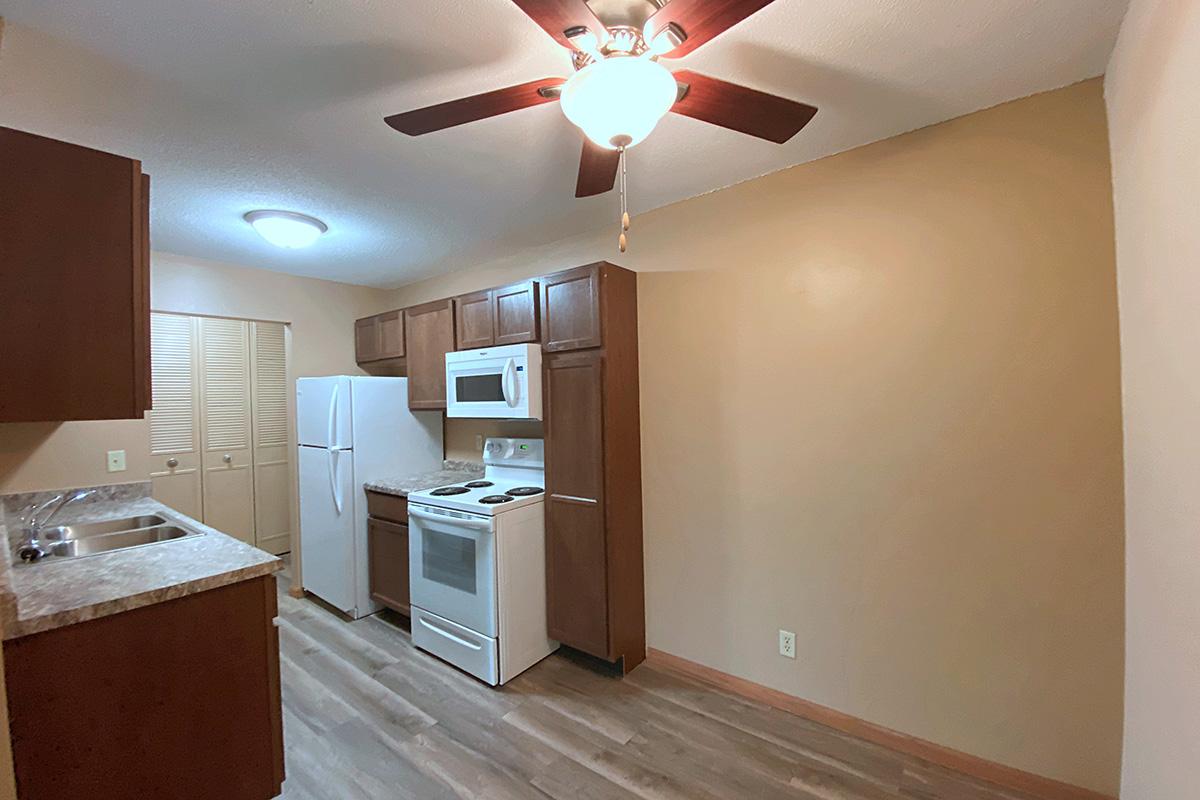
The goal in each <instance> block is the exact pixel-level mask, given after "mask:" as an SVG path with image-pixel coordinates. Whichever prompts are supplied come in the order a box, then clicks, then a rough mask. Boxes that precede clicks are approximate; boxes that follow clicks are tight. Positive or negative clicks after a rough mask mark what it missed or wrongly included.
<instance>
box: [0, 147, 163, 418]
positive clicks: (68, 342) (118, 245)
mask: <svg viewBox="0 0 1200 800" xmlns="http://www.w3.org/2000/svg"><path fill="white" fill-rule="evenodd" d="M142 188H143V187H142V172H141V165H140V164H139V162H137V161H134V160H132V159H128V158H122V157H120V156H115V155H110V154H108V153H101V152H99V151H97V150H91V149H88V148H86V147H80V146H78V145H73V144H67V143H66V142H59V141H55V140H53V139H47V138H45V137H42V136H35V135H33V134H29V133H24V132H22V131H17V130H12V129H10V128H2V127H0V298H4V310H3V313H2V314H0V343H2V344H0V348H2V349H0V354H2V358H3V363H4V368H3V370H2V371H0V422H34V421H62V420H87V419H134V418H138V419H140V418H141V417H142V415H143V413H144V412H145V410H146V405H147V397H146V376H147V372H148V370H149V365H148V364H147V363H146V358H147V356H148V350H147V347H146V337H148V336H149V333H150V332H149V327H150V325H149V313H148V292H149V288H148V287H149V269H150V266H149V263H148V262H147V261H146V259H145V254H146V239H145V227H146V224H145V223H146V220H145V213H146V207H145V206H144V204H143V197H142Z"/></svg>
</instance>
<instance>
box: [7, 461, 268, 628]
mask: <svg viewBox="0 0 1200 800" xmlns="http://www.w3.org/2000/svg"><path fill="white" fill-rule="evenodd" d="M54 494H56V492H37V493H32V494H21V495H5V496H4V497H3V498H0V501H2V503H0V504H2V506H3V512H4V514H3V516H0V542H9V540H10V539H11V542H10V543H9V546H8V548H7V550H6V552H5V553H4V557H3V558H0V614H3V622H4V638H5V639H15V638H17V637H20V636H26V635H28V634H31V633H39V632H41V631H48V630H52V629H54V628H60V627H63V626H65V625H71V624H74V623H76V622H84V621H86V620H90V619H96V618H98V617H105V616H108V615H110V614H118V613H120V612H122V611H130V610H132V609H135V608H140V607H142V606H147V605H153V604H154V603H161V602H164V601H166V600H174V599H175V598H177V597H184V596H186V595H190V594H196V593H197V592H203V591H206V590H208V589H215V588H217V587H220V586H227V585H229V584H232V583H238V582H240V581H244V580H249V579H251V578H257V577H261V576H263V575H270V574H272V573H274V572H276V571H277V570H279V569H280V568H281V567H282V562H280V560H279V559H278V558H276V557H275V556H273V555H270V554H269V553H266V552H264V551H262V550H259V549H258V548H256V547H251V546H250V545H248V544H245V543H243V542H240V541H238V540H237V539H234V538H233V537H231V536H227V535H225V534H223V533H221V532H220V531H218V530H216V529H214V528H210V527H208V526H207V525H204V524H203V523H200V522H197V521H196V520H194V519H192V518H190V517H186V516H184V515H182V514H180V513H179V512H177V511H175V510H173V509H171V508H168V507H167V506H164V505H163V504H162V503H159V502H157V501H155V500H153V499H151V498H150V497H149V496H148V495H149V484H148V483H135V484H120V485H117V486H109V487H100V489H99V490H98V491H97V492H96V494H95V495H93V496H92V497H89V498H87V499H86V500H83V501H80V502H78V503H72V504H69V505H67V506H66V507H64V508H63V509H62V511H61V512H60V513H59V514H57V515H56V516H55V517H54V520H53V521H52V523H51V524H52V525H53V524H65V523H68V522H78V521H82V520H101V519H112V518H115V517H127V516H135V515H139V514H158V515H160V516H162V517H165V518H166V519H167V520H169V521H172V522H180V523H183V524H184V525H185V526H187V527H190V528H192V529H194V530H197V531H200V532H201V533H202V534H203V535H202V536H187V537H184V538H181V539H173V540H170V541H165V542H157V543H155V544H150V545H146V546H144V547H137V548H131V549H128V550H118V551H114V552H111V553H102V554H99V555H94V556H86V557H83V558H73V559H64V560H61V561H56V560H54V559H53V558H46V559H45V560H43V561H41V562H39V563H37V564H30V565H20V566H15V565H13V564H12V545H13V544H16V542H17V537H18V536H19V533H18V529H17V522H16V520H17V515H18V514H19V513H20V510H21V509H22V508H24V507H26V506H28V505H29V504H30V503H31V502H39V498H41V499H46V498H49V497H52V496H54ZM3 521H7V522H8V523H9V525H8V529H7V530H6V529H5V527H4V525H3V524H2V523H3Z"/></svg>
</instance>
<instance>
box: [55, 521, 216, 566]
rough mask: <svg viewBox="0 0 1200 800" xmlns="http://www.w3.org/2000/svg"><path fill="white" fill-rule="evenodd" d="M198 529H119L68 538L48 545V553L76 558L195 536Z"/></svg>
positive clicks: (157, 526) (172, 526) (173, 527)
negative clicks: (102, 533) (114, 531)
mask: <svg viewBox="0 0 1200 800" xmlns="http://www.w3.org/2000/svg"><path fill="white" fill-rule="evenodd" d="M197 535H199V532H198V531H190V530H187V529H185V528H181V527H179V526H178V525H155V526H153V527H150V528H141V529H139V530H132V531H119V532H117V533H108V534H104V535H90V536H86V537H84V538H80V539H68V540H66V541H62V542H59V543H57V544H53V545H51V546H50V555H51V556H54V557H55V558H76V557H78V556H90V555H95V554H96V553H107V552H110V551H112V550H124V549H125V548H127V547H140V546H141V545H144V544H153V543H155V542H166V541H170V540H171V539H182V538H183V537H184V536H197Z"/></svg>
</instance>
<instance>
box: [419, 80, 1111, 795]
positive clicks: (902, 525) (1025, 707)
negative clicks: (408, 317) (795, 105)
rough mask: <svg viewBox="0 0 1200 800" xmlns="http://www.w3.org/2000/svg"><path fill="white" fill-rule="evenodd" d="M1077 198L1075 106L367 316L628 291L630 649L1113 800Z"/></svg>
mask: <svg viewBox="0 0 1200 800" xmlns="http://www.w3.org/2000/svg"><path fill="white" fill-rule="evenodd" d="M1109 181H1110V178H1109V168H1108V142H1107V139H1106V134H1105V120H1104V106H1103V102H1102V98H1101V87H1100V82H1099V81H1098V80H1093V81H1090V82H1087V83H1084V84H1080V85H1076V86H1073V87H1069V88H1067V89H1063V90H1060V91H1057V92H1051V93H1047V94H1043V95H1038V96H1035V97H1032V98H1028V99H1025V100H1019V101H1016V102H1013V103H1009V104H1006V105H1003V106H1000V107H998V108H995V109H991V110H988V111H984V112H980V113H978V114H974V115H971V116H968V117H964V118H962V119H958V120H954V121H951V122H948V123H945V124H942V125H938V126H935V127H932V128H927V129H925V130H921V131H918V132H915V133H912V134H909V135H906V136H902V137H899V138H896V139H892V140H889V141H885V142H881V143H878V144H874V145H870V146H867V147H863V148H861V149H858V150H855V151H851V152H848V153H844V154H842V155H838V156H834V157H832V158H828V159H825V160H823V161H819V162H815V163H812V164H808V165H803V166H799V167H796V168H793V169H791V170H787V171H785V172H782V173H777V174H774V175H771V176H768V177H765V178H761V179H759V180H755V181H751V182H748V183H745V184H741V185H739V186H736V187H733V188H730V189H727V190H724V191H720V192H716V193H713V194H710V195H707V196H704V197H700V198H696V199H693V200H689V201H686V202H683V203H680V204H677V205H674V206H669V207H667V208H663V209H660V210H658V211H654V212H651V213H648V214H645V215H641V216H638V217H636V218H635V219H634V221H633V230H632V231H631V240H630V251H629V253H628V254H626V255H627V257H620V258H618V257H617V253H616V243H615V241H614V239H615V236H614V233H615V232H614V231H613V230H611V228H612V226H609V227H608V228H607V229H606V230H605V231H603V232H601V233H600V234H597V235H596V236H594V237H587V238H583V239H579V240H576V241H572V242H563V243H559V244H557V245H554V246H550V247H547V248H545V249H543V250H541V251H537V252H530V253H522V254H516V255H514V256H512V257H510V258H508V259H507V260H505V261H503V262H497V263H496V264H492V265H489V266H487V267H485V268H484V269H483V270H482V271H481V272H478V273H463V274H455V275H450V276H446V277H445V278H442V279H436V280H432V281H426V282H423V283H420V284H415V285H412V286H409V287H405V288H403V289H401V290H398V292H397V295H396V301H395V302H396V304H397V305H403V304H406V303H408V302H419V301H423V300H428V299H433V298H436V297H441V296H445V295H448V294H451V293H454V292H459V291H467V290H473V289H478V288H482V287H484V286H487V285H494V284H497V283H501V282H504V281H507V280H513V279H517V278H522V277H528V276H530V275H536V274H539V273H541V272H547V271H552V270H554V269H558V268H562V267H566V266H571V265H575V264H580V263H586V262H587V261H590V260H594V259H596V258H601V257H607V258H610V259H612V260H614V261H617V262H618V263H622V264H625V265H627V266H630V267H632V268H634V269H637V270H639V271H640V272H641V273H642V274H641V275H640V276H639V290H640V302H639V312H640V313H639V326H640V338H641V375H642V441H643V456H642V460H643V467H644V480H645V526H646V557H647V561H646V585H647V604H648V605H647V616H648V638H649V644H650V645H651V646H653V647H656V648H660V649H663V650H666V651H668V652H671V653H675V654H678V655H681V656H684V657H686V658H690V659H693V660H696V661H699V662H702V663H704V664H708V665H711V666H713V667H716V668H718V669H721V670H725V671H727V672H731V673H733V674H735V675H740V676H743V677H746V678H749V679H752V680H755V681H759V682H762V683H765V684H767V685H770V686H773V687H776V688H778V689H781V690H784V691H787V692H790V693H792V694H795V695H799V696H801V697H804V698H808V699H810V700H814V701H816V702H819V703H824V704H826V705H829V706H833V707H835V708H838V709H841V710H843V711H846V712H849V713H851V714H854V715H856V716H859V717H862V718H865V719H868V720H871V721H873V722H876V723H879V724H882V725H886V726H888V727H891V728H894V729H897V730H900V731H905V732H908V733H911V734H914V735H917V736H921V737H924V738H926V739H930V740H932V741H934V742H938V743H941V744H944V745H948V746H950V747H955V748H958V749H961V750H965V751H967V752H970V753H974V754H977V755H980V756H983V757H985V758H990V759H993V760H996V761H999V762H1002V763H1005V764H1010V765H1012V766H1016V767H1020V768H1023V769H1026V770H1030V771H1032V772H1036V773H1040V774H1042V775H1046V776H1050V777H1054V778H1058V779H1061V780H1064V781H1069V782H1071V783H1074V784H1078V785H1081V786H1086V787H1089V788H1092V789H1097V790H1100V791H1103V792H1107V793H1110V794H1115V793H1116V790H1117V785H1118V776H1119V766H1120V748H1121V720H1122V690H1121V685H1122V637H1123V619H1122V587H1123V571H1122V548H1123V534H1122V530H1123V529H1122V513H1123V510H1122V483H1121V418H1120V396H1119V379H1120V376H1119V364H1118V340H1117V316H1116V288H1115V278H1114V266H1113V231H1112V208H1111V188H1110V182H1109ZM614 208H615V206H614ZM779 628H785V629H787V630H792V631H795V632H796V634H797V649H798V658H797V659H796V660H795V661H792V660H788V659H785V658H782V657H780V656H778V655H777V654H776V646H777V629H779Z"/></svg>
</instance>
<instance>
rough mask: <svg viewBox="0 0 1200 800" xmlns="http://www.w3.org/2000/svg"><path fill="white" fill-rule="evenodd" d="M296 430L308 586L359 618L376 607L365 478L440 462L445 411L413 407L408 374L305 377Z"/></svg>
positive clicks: (302, 564)
mask: <svg viewBox="0 0 1200 800" xmlns="http://www.w3.org/2000/svg"><path fill="white" fill-rule="evenodd" d="M296 432H297V438H298V440H299V442H300V448H299V449H300V454H299V459H298V461H297V463H298V464H299V470H300V573H301V581H302V583H303V585H304V588H305V590H307V591H309V592H312V593H313V594H314V595H316V596H317V597H319V598H321V599H322V600H324V601H325V602H327V603H329V604H330V605H332V606H334V607H335V608H337V609H339V610H340V611H342V612H344V613H346V614H348V615H350V616H351V617H353V618H354V619H358V618H359V617H364V616H366V615H368V614H374V613H375V612H376V611H378V610H379V608H380V606H379V605H378V604H377V603H375V602H373V601H372V600H371V596H370V585H369V574H370V572H369V570H368V560H367V559H368V552H367V495H366V492H365V491H364V490H363V483H365V482H367V481H371V480H376V479H379V478H387V477H393V478H394V477H403V476H405V475H411V474H414V473H418V472H425V471H429V470H436V469H440V468H441V465H442V415H441V412H438V411H409V410H408V379H407V378H373V377H358V376H350V375H335V376H331V377H328V378H300V379H298V380H297V381H296Z"/></svg>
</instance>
